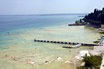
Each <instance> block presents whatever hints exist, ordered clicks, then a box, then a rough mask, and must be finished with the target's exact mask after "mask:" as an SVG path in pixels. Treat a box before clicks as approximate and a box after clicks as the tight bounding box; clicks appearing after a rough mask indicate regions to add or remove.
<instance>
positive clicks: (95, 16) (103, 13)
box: [68, 8, 104, 28]
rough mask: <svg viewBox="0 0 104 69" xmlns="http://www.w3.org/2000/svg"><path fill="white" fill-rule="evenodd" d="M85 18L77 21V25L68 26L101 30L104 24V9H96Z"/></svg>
mask: <svg viewBox="0 0 104 69" xmlns="http://www.w3.org/2000/svg"><path fill="white" fill-rule="evenodd" d="M83 17H84V18H83V19H80V20H77V21H76V22H75V24H68V26H83V25H88V26H91V27H94V28H101V25H102V24H104V8H103V9H102V10H98V9H94V12H91V13H89V14H88V15H85V16H83Z"/></svg>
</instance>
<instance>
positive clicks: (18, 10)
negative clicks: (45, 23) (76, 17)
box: [0, 0, 104, 15]
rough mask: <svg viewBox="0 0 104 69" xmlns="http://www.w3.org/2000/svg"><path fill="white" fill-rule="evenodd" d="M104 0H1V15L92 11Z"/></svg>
mask: <svg viewBox="0 0 104 69" xmlns="http://www.w3.org/2000/svg"><path fill="white" fill-rule="evenodd" d="M103 7H104V0H77V1H76V0H73V1H72V0H64V1H63V0H50V1H48V0H44V1H43V0H31V1H30V0H0V10H1V11H0V15H33V14H63V13H64V14H69V13H90V12H92V11H93V10H94V9H99V10H101V9H102V8H103Z"/></svg>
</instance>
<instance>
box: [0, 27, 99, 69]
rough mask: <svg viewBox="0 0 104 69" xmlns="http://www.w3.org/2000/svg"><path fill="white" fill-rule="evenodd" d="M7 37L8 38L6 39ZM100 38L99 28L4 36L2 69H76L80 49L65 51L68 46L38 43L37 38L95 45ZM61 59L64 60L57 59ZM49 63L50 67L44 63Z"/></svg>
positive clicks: (0, 58)
mask: <svg viewBox="0 0 104 69" xmlns="http://www.w3.org/2000/svg"><path fill="white" fill-rule="evenodd" d="M4 36H5V37H4ZM99 37H100V35H99V33H98V32H97V30H96V29H93V28H90V27H84V26H79V27H67V26H53V27H45V28H42V29H34V28H31V29H20V30H15V31H10V32H9V33H8V32H7V33H2V34H1V38H0V49H1V50H0V68H1V69H34V68H35V69H58V68H59V69H73V64H69V63H68V64H67V63H64V62H65V61H72V59H73V57H74V56H75V55H76V54H77V53H78V52H79V51H80V50H85V49H87V50H92V49H93V48H92V47H80V48H77V49H65V48H62V46H64V44H51V43H38V42H34V38H35V39H44V40H56V41H71V42H84V43H93V41H94V40H96V39H98V38H99ZM57 57H61V58H62V59H60V60H57ZM46 61H48V64H44V62H46Z"/></svg>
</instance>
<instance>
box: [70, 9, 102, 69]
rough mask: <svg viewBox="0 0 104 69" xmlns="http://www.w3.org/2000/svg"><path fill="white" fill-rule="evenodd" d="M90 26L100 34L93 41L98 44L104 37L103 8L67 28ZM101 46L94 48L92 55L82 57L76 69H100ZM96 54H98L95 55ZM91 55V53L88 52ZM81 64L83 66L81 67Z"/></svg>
mask: <svg viewBox="0 0 104 69" xmlns="http://www.w3.org/2000/svg"><path fill="white" fill-rule="evenodd" d="M85 25H87V26H90V27H94V28H96V29H98V31H99V33H100V34H101V38H100V39H97V40H96V41H93V43H96V44H98V43H99V41H100V40H101V39H102V38H103V37H104V30H103V29H104V8H103V9H102V10H98V9H94V12H91V13H89V14H88V15H86V16H84V17H83V19H80V20H78V21H76V22H75V24H68V26H85ZM100 48H101V46H99V47H94V50H93V52H94V54H90V56H88V55H87V54H85V55H84V57H83V59H82V60H81V61H80V60H79V61H78V62H80V65H79V66H77V69H100V68H101V67H102V63H103V61H102V60H103V59H104V58H103V55H99V54H103V53H104V51H102V48H103V47H102V48H101V49H100ZM95 52H96V53H99V54H97V55H95ZM90 53H92V52H90ZM82 63H83V65H81V64H82Z"/></svg>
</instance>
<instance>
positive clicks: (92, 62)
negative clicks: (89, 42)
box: [83, 55, 102, 69]
mask: <svg viewBox="0 0 104 69" xmlns="http://www.w3.org/2000/svg"><path fill="white" fill-rule="evenodd" d="M101 61H102V55H90V56H87V55H85V57H84V58H83V62H85V67H91V68H96V69H98V68H99V66H100V65H101Z"/></svg>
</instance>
